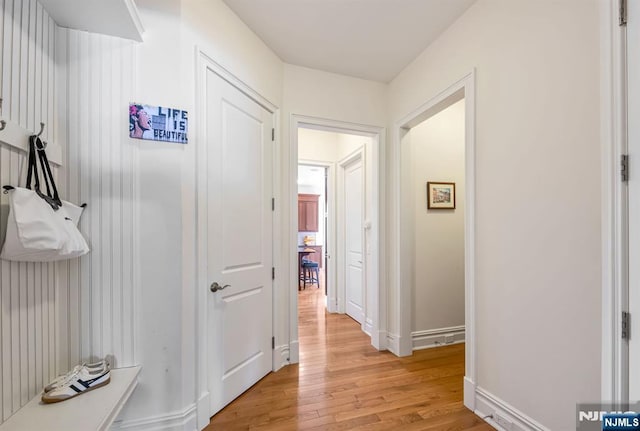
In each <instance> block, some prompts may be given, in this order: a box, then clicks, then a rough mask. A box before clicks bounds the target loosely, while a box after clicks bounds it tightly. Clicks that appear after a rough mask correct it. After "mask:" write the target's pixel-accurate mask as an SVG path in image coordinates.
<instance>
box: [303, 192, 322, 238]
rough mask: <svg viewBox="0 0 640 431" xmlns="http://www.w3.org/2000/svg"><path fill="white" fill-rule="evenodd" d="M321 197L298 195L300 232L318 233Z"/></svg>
mask: <svg viewBox="0 0 640 431" xmlns="http://www.w3.org/2000/svg"><path fill="white" fill-rule="evenodd" d="M319 198H320V196H319V195H308V194H302V193H301V194H298V232H318V200H319Z"/></svg>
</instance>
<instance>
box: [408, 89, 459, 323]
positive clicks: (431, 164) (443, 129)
mask: <svg viewBox="0 0 640 431" xmlns="http://www.w3.org/2000/svg"><path fill="white" fill-rule="evenodd" d="M464 109H465V106H464V100H461V101H459V102H457V103H455V104H453V105H451V106H449V107H448V108H446V109H445V110H443V111H442V112H439V113H437V114H436V115H434V116H433V117H431V118H429V119H427V120H426V121H424V122H423V123H421V124H419V125H418V126H416V127H414V128H412V129H411V130H410V131H409V135H408V136H407V138H408V141H409V145H410V146H411V148H410V152H411V162H412V166H410V167H408V168H409V169H411V172H412V179H413V181H412V190H413V202H414V217H413V224H414V241H415V243H414V265H413V269H414V284H413V292H412V300H411V303H412V305H413V309H412V310H411V311H412V325H411V330H412V332H420V331H427V330H434V329H441V328H451V327H456V326H461V325H464V211H465V209H464V145H465V141H464V137H465V131H464ZM428 181H436V182H437V181H446V182H454V183H455V186H456V209H453V210H438V209H436V210H433V209H431V210H429V209H427V182H428Z"/></svg>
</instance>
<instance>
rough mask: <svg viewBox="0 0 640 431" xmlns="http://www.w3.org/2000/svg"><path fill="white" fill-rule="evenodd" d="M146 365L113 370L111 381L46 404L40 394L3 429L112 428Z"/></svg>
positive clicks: (62, 430) (0, 429) (85, 430)
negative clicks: (74, 395) (60, 400)
mask: <svg viewBox="0 0 640 431" xmlns="http://www.w3.org/2000/svg"><path fill="white" fill-rule="evenodd" d="M141 368H142V367H140V366H138V367H130V368H117V369H114V370H111V382H110V383H109V384H108V385H106V386H103V387H101V388H98V389H95V390H93V391H89V392H87V393H85V394H82V395H78V396H76V397H74V398H72V399H70V400H67V401H62V402H59V403H54V404H44V403H42V402H41V401H40V396H41V394H38V395H37V396H36V397H35V398H33V399H32V400H31V401H29V403H28V404H27V405H25V406H24V407H22V408H21V409H20V410H18V411H17V412H16V413H15V414H14V415H13V416H11V417H10V418H9V419H7V421H6V422H4V423H3V424H2V425H0V431H25V430H47V431H69V430H83V431H90V430H108V429H109V427H110V426H111V424H112V423H113V421H114V419H115V418H116V417H117V416H118V413H120V410H121V409H122V407H123V406H124V404H125V403H126V402H127V400H128V399H129V396H130V395H131V393H132V392H133V390H134V389H135V387H136V385H137V384H138V374H139V373H140V369H141Z"/></svg>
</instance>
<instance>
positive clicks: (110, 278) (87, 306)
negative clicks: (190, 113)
mask: <svg viewBox="0 0 640 431" xmlns="http://www.w3.org/2000/svg"><path fill="white" fill-rule="evenodd" d="M57 56H58V61H59V63H60V64H65V65H66V71H67V73H66V75H65V76H63V77H62V76H61V77H60V79H59V84H58V96H57V100H58V115H59V123H60V127H59V139H62V140H64V141H65V142H67V145H66V148H65V154H64V158H65V161H66V163H65V166H67V167H68V168H67V169H65V175H63V178H62V179H61V182H62V184H63V188H64V190H65V193H66V196H68V197H69V198H70V199H71V200H72V201H74V202H79V203H87V205H88V206H87V208H86V210H85V212H84V214H83V216H82V219H81V222H80V228H81V230H82V232H84V233H85V234H86V236H87V237H88V239H89V243H90V246H91V250H92V251H91V253H89V254H88V255H86V256H83V257H81V258H80V259H79V260H78V261H70V262H69V263H68V264H67V265H66V267H65V268H63V269H62V270H61V271H62V272H63V274H64V275H65V276H64V277H61V280H64V283H65V284H66V285H65V286H64V287H63V288H61V290H60V291H61V292H63V291H66V292H68V297H67V301H60V315H61V316H64V317H63V319H64V320H63V321H62V322H61V328H63V329H62V330H61V331H66V333H61V334H60V336H61V338H64V339H68V343H66V346H68V348H67V351H66V352H62V353H61V359H62V360H63V362H64V363H66V364H68V365H69V366H71V365H73V364H74V363H77V362H79V361H82V360H88V359H93V358H102V357H104V356H105V355H113V356H114V357H115V359H116V365H117V366H129V365H135V342H134V340H135V336H134V335H135V316H134V309H135V308H134V307H135V297H136V296H135V287H136V283H134V280H135V277H136V265H135V264H134V262H135V247H136V243H135V241H136V240H135V235H134V226H135V223H136V220H137V217H136V210H135V209H136V203H135V202H136V200H137V198H136V196H137V177H136V175H135V169H134V167H135V165H136V163H137V159H136V157H137V153H136V148H135V144H134V143H132V141H131V140H130V139H129V137H128V124H129V123H128V103H129V101H130V100H131V97H132V94H133V92H134V88H135V43H134V42H131V41H127V40H124V39H119V38H115V37H110V36H103V35H97V34H90V33H86V32H81V31H76V30H69V29H63V28H58V33H57ZM64 328H66V329H64ZM61 345H62V344H61Z"/></svg>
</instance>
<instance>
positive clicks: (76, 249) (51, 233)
mask: <svg viewBox="0 0 640 431" xmlns="http://www.w3.org/2000/svg"><path fill="white" fill-rule="evenodd" d="M38 141H39V138H37V137H32V139H31V140H30V142H29V171H28V175H27V188H22V187H11V186H5V187H4V189H5V193H8V194H9V205H10V208H9V217H8V220H7V233H6V237H5V241H4V245H3V247H2V252H0V258H2V259H6V260H13V261H22V262H51V261H56V260H62V259H71V258H74V257H78V256H82V255H83V254H86V253H88V252H89V246H88V245H87V242H86V241H85V239H84V237H83V236H82V234H81V233H80V231H79V230H78V228H77V225H78V222H79V221H80V216H81V215H82V211H83V210H84V208H83V207H79V206H77V205H74V204H72V203H70V202H66V201H62V200H60V198H59V197H58V191H57V188H56V186H55V182H54V180H53V175H52V174H51V168H50V167H49V162H48V160H47V158H46V154H45V153H44V147H43V145H42V143H41V142H40V145H39V146H37V147H36V145H37V142H38ZM36 151H37V152H38V154H37V156H38V158H39V160H40V165H41V167H42V171H43V177H44V180H45V184H46V188H47V194H46V195H45V194H44V193H42V192H41V191H40V181H39V178H38V168H37V161H36ZM32 178H35V189H34V190H31V185H32V184H31V183H32ZM50 185H51V187H50ZM51 190H53V193H52V192H51Z"/></svg>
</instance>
